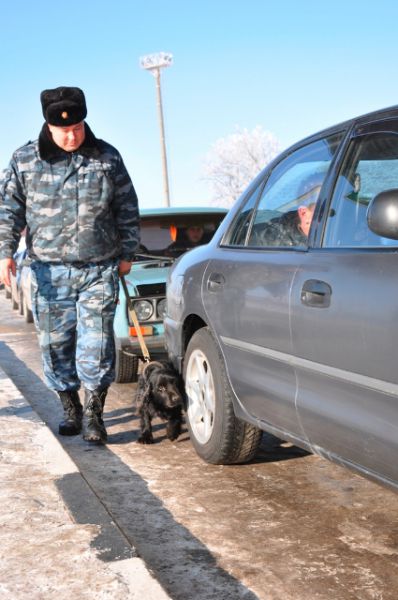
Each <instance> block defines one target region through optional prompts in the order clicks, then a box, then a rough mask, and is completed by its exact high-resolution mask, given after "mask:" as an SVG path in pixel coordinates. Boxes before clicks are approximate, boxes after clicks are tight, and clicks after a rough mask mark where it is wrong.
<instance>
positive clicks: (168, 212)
mask: <svg viewBox="0 0 398 600" xmlns="http://www.w3.org/2000/svg"><path fill="white" fill-rule="evenodd" d="M227 212H228V209H227V208H221V207H219V208H217V207H214V206H167V207H165V206H163V207H158V208H140V215H141V217H145V216H150V217H161V216H172V215H195V214H200V215H212V214H226V213H227Z"/></svg>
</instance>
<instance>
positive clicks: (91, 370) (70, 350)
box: [31, 259, 119, 391]
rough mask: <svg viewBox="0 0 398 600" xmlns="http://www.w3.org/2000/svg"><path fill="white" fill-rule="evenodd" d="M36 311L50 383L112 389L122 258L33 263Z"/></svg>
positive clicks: (55, 387)
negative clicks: (114, 331)
mask: <svg viewBox="0 0 398 600" xmlns="http://www.w3.org/2000/svg"><path fill="white" fill-rule="evenodd" d="M31 270H32V312H33V316H34V321H35V325H36V329H37V332H38V335H39V343H40V348H41V352H42V360H43V371H44V376H45V379H46V383H47V385H48V387H50V388H51V389H53V390H57V391H64V390H78V389H79V388H80V384H81V383H83V384H84V387H85V388H86V389H87V390H95V389H98V388H104V387H108V386H109V385H110V384H111V383H112V381H113V380H114V375H115V367H114V365H115V345H114V338H113V320H114V316H115V310H116V304H117V300H118V291H119V278H118V261H116V260H114V259H112V260H108V261H105V262H103V263H100V264H96V263H88V264H85V265H83V266H76V265H66V264H65V265H59V264H54V263H44V262H39V261H34V262H33V263H32V265H31Z"/></svg>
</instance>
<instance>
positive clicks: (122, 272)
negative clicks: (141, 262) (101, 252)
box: [119, 260, 133, 276]
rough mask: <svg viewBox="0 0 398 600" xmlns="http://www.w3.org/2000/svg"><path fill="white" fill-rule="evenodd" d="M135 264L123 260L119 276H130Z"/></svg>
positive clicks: (120, 264)
mask: <svg viewBox="0 0 398 600" xmlns="http://www.w3.org/2000/svg"><path fill="white" fill-rule="evenodd" d="M132 264H133V263H132V262H131V261H129V260H121V261H120V263H119V275H120V276H121V275H128V273H130V271H131V265H132Z"/></svg>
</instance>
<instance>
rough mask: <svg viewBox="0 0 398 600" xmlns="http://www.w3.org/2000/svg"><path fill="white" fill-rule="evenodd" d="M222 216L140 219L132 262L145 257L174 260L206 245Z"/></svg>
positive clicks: (165, 216)
mask: <svg viewBox="0 0 398 600" xmlns="http://www.w3.org/2000/svg"><path fill="white" fill-rule="evenodd" d="M224 216H225V212H220V213H203V214H194V215H189V214H187V215H184V214H178V215H162V216H161V217H148V218H147V217H142V218H141V245H140V249H139V253H138V254H137V256H136V260H141V259H142V256H143V255H145V254H148V255H152V256H153V257H157V256H170V257H177V256H180V255H181V254H183V253H184V252H186V251H187V250H189V249H190V248H193V247H195V246H200V245H202V244H206V243H207V242H209V241H210V240H211V238H212V237H213V234H214V232H215V231H216V229H217V227H218V226H219V224H220V223H221V221H222V219H223V218H224Z"/></svg>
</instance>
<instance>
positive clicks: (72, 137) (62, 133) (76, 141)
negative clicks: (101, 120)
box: [48, 121, 86, 152]
mask: <svg viewBox="0 0 398 600" xmlns="http://www.w3.org/2000/svg"><path fill="white" fill-rule="evenodd" d="M48 129H49V130H50V133H51V137H52V138H53V141H54V143H55V144H57V146H59V147H60V148H62V150H65V152H74V151H75V150H77V149H78V148H79V147H80V146H81V145H82V143H83V142H84V138H85V137H86V132H85V129H84V121H81V122H80V123H76V125H69V127H56V126H55V125H48Z"/></svg>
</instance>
